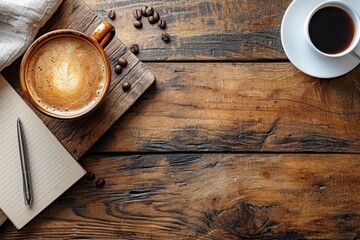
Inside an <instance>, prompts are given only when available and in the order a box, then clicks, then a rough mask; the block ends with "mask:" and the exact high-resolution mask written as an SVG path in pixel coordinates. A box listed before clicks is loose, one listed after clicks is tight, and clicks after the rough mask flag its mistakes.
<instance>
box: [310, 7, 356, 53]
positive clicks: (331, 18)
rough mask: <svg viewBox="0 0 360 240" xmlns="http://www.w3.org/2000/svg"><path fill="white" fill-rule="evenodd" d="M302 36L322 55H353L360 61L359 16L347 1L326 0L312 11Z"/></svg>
mask: <svg viewBox="0 0 360 240" xmlns="http://www.w3.org/2000/svg"><path fill="white" fill-rule="evenodd" d="M304 34H305V39H306V41H307V42H308V44H309V45H310V47H311V48H312V49H314V51H316V52H318V53H319V54H320V55H323V56H325V57H331V58H336V57H342V56H345V55H347V54H351V55H353V56H354V57H355V58H357V59H359V60H360V57H359V55H360V46H359V42H360V18H359V15H358V14H357V12H356V11H355V9H354V8H353V7H351V6H350V5H349V4H347V3H344V2H342V1H334V0H331V1H326V2H323V3H321V4H319V5H317V6H316V7H315V8H314V9H312V10H311V12H310V13H309V15H308V16H307V18H306V20H305V24H304Z"/></svg>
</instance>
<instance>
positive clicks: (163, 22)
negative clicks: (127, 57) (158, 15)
mask: <svg viewBox="0 0 360 240" xmlns="http://www.w3.org/2000/svg"><path fill="white" fill-rule="evenodd" d="M158 26H159V28H161V29H165V28H166V21H165V20H160V21H159V22H158Z"/></svg>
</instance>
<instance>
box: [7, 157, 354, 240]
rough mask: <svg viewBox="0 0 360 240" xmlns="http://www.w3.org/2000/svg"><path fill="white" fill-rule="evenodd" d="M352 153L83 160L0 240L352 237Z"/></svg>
mask: <svg viewBox="0 0 360 240" xmlns="http://www.w3.org/2000/svg"><path fill="white" fill-rule="evenodd" d="M359 157H360V156H359V155H351V154H345V155H334V154H325V155H324V154H321V155H319V154H315V155H314V154H294V155H291V154H290V155H289V154H285V155H284V154H271V155H263V154H252V155H242V154H236V155H232V154H211V155H207V154H205V155H203V154H169V155H134V156H113V157H111V156H109V157H104V156H92V157H89V158H86V159H84V160H83V161H82V162H81V163H82V164H83V165H84V167H85V168H86V169H87V170H88V171H92V172H94V173H95V174H96V176H97V177H103V178H105V179H106V184H105V186H104V187H103V188H102V189H98V188H96V187H95V183H94V181H88V180H86V179H82V180H81V181H80V182H79V183H78V184H76V185H75V186H74V187H73V188H71V190H70V191H68V192H66V193H65V194H64V195H63V196H62V197H60V198H59V199H58V200H57V201H56V202H54V204H52V205H51V206H50V207H49V208H47V209H46V210H45V211H44V212H43V213H41V214H40V215H39V216H38V217H36V218H35V220H33V221H32V222H31V223H30V224H29V225H27V226H26V227H25V228H24V229H22V230H21V231H16V230H15V228H14V227H13V226H12V225H11V224H10V223H6V224H5V225H4V226H3V227H2V231H0V238H1V239H7V238H10V237H12V238H15V239H19V238H26V239H29V238H32V237H33V238H36V237H42V238H59V239H69V238H82V239H95V238H96V239H113V238H120V239H354V238H355V237H359V236H360V235H359V233H360V227H359V226H360V217H359V216H360V205H359V204H360V202H359V192H360V178H359V175H358V173H359V171H360V164H359V160H360V159H359Z"/></svg>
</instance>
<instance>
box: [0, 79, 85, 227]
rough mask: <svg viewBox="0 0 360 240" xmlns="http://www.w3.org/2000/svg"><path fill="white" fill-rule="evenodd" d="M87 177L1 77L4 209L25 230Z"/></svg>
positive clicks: (0, 180)
mask: <svg viewBox="0 0 360 240" xmlns="http://www.w3.org/2000/svg"><path fill="white" fill-rule="evenodd" d="M17 118H20V119H21V123H22V126H23V132H24V135H25V142H26V147H27V155H28V159H29V167H30V172H31V184H32V188H33V202H32V204H31V205H30V206H29V205H25V202H24V194H23V184H22V173H21V165H20V155H19V148H18V142H17V128H16V121H17ZM84 174H85V170H84V169H83V168H82V167H81V166H80V165H79V164H78V162H77V161H75V159H74V158H73V157H72V156H71V155H70V153H69V152H68V151H67V150H66V149H65V148H64V147H63V146H62V145H61V143H60V142H59V141H58V140H57V139H56V138H55V136H54V135H53V134H52V133H51V132H50V131H49V130H48V128H47V127H46V126H45V125H44V123H43V122H42V121H41V120H40V119H39V118H38V116H37V115H36V114H35V113H34V112H33V111H32V110H31V108H30V107H29V106H28V105H27V104H26V103H25V102H24V101H23V100H22V98H21V97H20V96H19V95H18V94H17V93H16V92H15V90H14V89H13V88H12V87H11V86H10V84H9V83H8V82H7V81H6V80H5V79H4V77H3V76H2V75H1V74H0V208H1V210H2V211H3V212H4V213H5V214H6V216H7V217H8V218H9V219H10V221H11V222H12V223H13V224H14V225H15V227H16V228H17V229H20V228H22V227H23V226H25V224H27V223H28V222H29V221H30V220H31V219H33V218H34V217H35V216H36V215H37V214H38V213H40V212H41V211H42V210H43V209H44V208H46V207H47V206H48V205H49V204H50V203H51V202H53V201H54V200H55V199H56V198H57V197H59V196H60V195H61V194H62V193H63V192H65V190H67V189H68V188H69V187H70V186H71V185H73V184H74V183H75V182H76V181H77V180H79V179H80V178H81V177H82V176H83V175H84Z"/></svg>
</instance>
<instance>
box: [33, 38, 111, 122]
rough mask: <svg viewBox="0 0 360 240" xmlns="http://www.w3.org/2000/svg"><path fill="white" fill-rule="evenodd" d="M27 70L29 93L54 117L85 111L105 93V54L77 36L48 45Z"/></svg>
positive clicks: (35, 53)
mask: <svg viewBox="0 0 360 240" xmlns="http://www.w3.org/2000/svg"><path fill="white" fill-rule="evenodd" d="M27 69H28V70H27V78H26V81H27V85H28V88H29V92H30V94H31V95H32V96H33V98H34V99H36V101H38V102H39V103H40V104H41V105H42V106H43V107H44V108H45V109H46V110H47V111H50V112H52V113H54V114H61V115H64V114H66V113H68V114H77V113H81V112H84V111H86V109H90V108H91V107H92V106H93V105H94V104H95V103H96V102H97V100H98V99H99V97H100V95H101V94H102V93H103V92H104V91H105V85H106V79H107V75H106V71H105V64H104V60H103V58H102V55H101V54H100V53H99V51H98V49H97V48H96V47H95V46H93V45H92V44H91V43H89V42H87V41H84V40H82V39H78V38H76V37H72V36H65V37H61V38H54V39H51V40H49V41H47V42H45V43H44V44H42V45H41V46H40V47H39V48H38V49H36V50H35V51H34V53H33V56H32V58H31V60H30V61H29V63H28V68H27Z"/></svg>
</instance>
